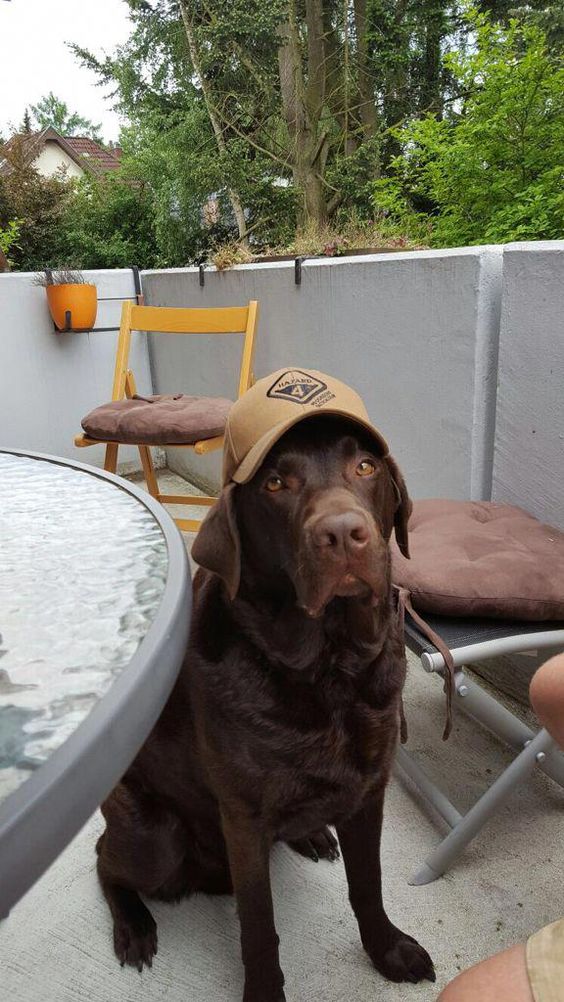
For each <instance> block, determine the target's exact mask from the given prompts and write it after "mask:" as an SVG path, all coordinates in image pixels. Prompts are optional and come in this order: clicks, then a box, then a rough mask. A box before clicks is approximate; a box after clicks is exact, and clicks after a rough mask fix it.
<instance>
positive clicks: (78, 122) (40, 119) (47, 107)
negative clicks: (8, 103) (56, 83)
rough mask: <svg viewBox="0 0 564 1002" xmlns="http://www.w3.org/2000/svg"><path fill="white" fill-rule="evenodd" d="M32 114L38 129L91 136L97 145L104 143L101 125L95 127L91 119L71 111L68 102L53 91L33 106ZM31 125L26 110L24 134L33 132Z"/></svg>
mask: <svg viewBox="0 0 564 1002" xmlns="http://www.w3.org/2000/svg"><path fill="white" fill-rule="evenodd" d="M31 113H32V115H33V117H34V119H35V123H36V126H37V128H38V129H46V128H47V127H48V126H51V127H52V128H53V129H56V130H57V132H59V133H60V135H61V136H78V135H80V136H90V138H91V139H95V140H96V142H97V143H101V142H102V137H101V129H102V126H101V125H100V124H98V125H95V124H94V122H91V121H90V119H89V118H83V117H82V115H79V114H78V112H77V111H73V112H71V111H69V107H68V105H67V104H66V102H65V101H61V99H60V98H58V97H56V96H55V94H53V91H50V92H49V94H46V95H45V96H44V97H42V98H41V100H39V101H38V102H37V104H32V105H31ZM29 124H30V122H29V112H28V110H27V108H26V110H25V115H24V130H23V131H24V132H30V131H31V130H30V128H29ZM26 126H27V127H26Z"/></svg>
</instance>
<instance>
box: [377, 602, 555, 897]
mask: <svg viewBox="0 0 564 1002" xmlns="http://www.w3.org/2000/svg"><path fill="white" fill-rule="evenodd" d="M425 618H426V620H427V621H428V623H429V626H430V627H431V628H432V629H433V630H434V631H435V633H437V634H438V635H439V636H440V637H441V638H442V639H443V640H444V641H445V643H446V645H447V647H448V648H449V650H450V652H451V654H452V657H453V661H454V666H455V675H454V686H455V692H456V695H454V696H453V706H454V707H455V708H458V707H460V708H462V709H464V710H465V711H466V712H467V713H468V714H470V716H472V717H473V718H474V719H475V720H477V721H478V722H479V723H480V724H482V725H484V726H485V727H487V728H488V729H489V730H490V731H492V732H493V733H494V734H495V735H496V736H497V737H498V738H500V739H501V740H502V741H504V742H506V743H507V744H508V745H510V746H511V747H512V748H514V749H515V751H516V752H517V755H516V757H515V758H514V759H513V761H512V762H511V764H510V765H509V766H508V767H507V768H506V769H505V770H504V771H503V772H502V773H501V775H500V776H498V778H497V779H496V780H495V781H494V782H493V783H492V785H491V786H490V787H489V789H487V790H486V792H485V793H484V794H482V796H481V797H480V798H479V799H478V800H477V801H476V803H475V804H474V805H473V807H471V808H470V810H469V811H468V812H467V813H466V814H464V815H462V814H460V813H459V812H458V811H457V809H456V807H455V806H454V805H453V804H452V803H451V802H450V800H449V799H448V798H447V797H446V796H445V794H444V793H443V792H442V790H440V789H439V787H438V786H437V785H436V784H435V783H433V782H432V780H431V779H430V778H429V777H428V776H427V775H426V774H425V772H424V771H423V769H421V767H420V766H419V765H418V764H417V762H415V760H414V759H413V758H412V756H411V755H410V754H409V752H408V751H407V749H406V748H404V747H400V748H399V749H398V754H397V759H396V762H397V765H398V766H399V768H400V770H402V771H403V772H404V773H406V774H407V776H408V777H409V778H410V779H411V781H412V782H413V783H414V784H415V786H416V787H417V789H418V791H419V792H420V793H421V794H422V795H423V797H425V798H426V800H427V801H429V803H430V804H431V805H432V806H433V807H434V809H435V810H436V811H437V812H438V814H439V815H440V816H441V817H442V818H443V819H444V821H446V823H447V824H448V825H449V826H450V828H451V831H450V833H449V834H448V835H447V836H446V837H445V838H444V839H443V840H442V842H440V844H439V845H438V846H437V848H436V849H434V850H433V852H431V853H430V855H429V856H428V857H427V859H426V860H425V861H424V862H423V863H422V864H421V865H420V867H419V868H418V869H417V870H416V872H415V873H414V874H413V876H412V877H411V879H410V880H409V883H410V884H428V883H430V882H431V881H433V880H436V879H437V877H439V876H441V874H443V873H445V871H446V870H448V869H449V868H450V867H451V866H452V864H453V863H454V862H455V860H456V859H458V857H459V856H460V855H461V853H462V852H463V850H464V849H465V848H466V846H467V845H468V843H469V842H470V841H471V839H473V838H474V837H475V835H477V833H478V832H479V831H480V830H481V829H482V827H483V826H484V825H485V823H486V822H487V821H488V819H489V818H490V817H491V816H492V815H493V814H494V813H495V812H496V811H497V810H498V809H499V808H500V807H501V806H502V804H503V803H505V801H506V800H507V799H508V797H509V796H510V795H511V794H512V792H513V791H514V790H515V789H516V787H517V786H518V785H519V784H520V783H523V782H524V781H525V780H526V779H527V778H528V777H529V776H530V774H531V773H532V772H533V771H534V769H535V768H539V769H541V770H542V772H544V773H545V774H546V775H547V776H549V777H550V778H551V779H553V780H554V781H555V782H556V783H558V784H559V786H561V787H562V788H564V754H562V752H560V751H559V750H558V748H557V746H556V744H555V742H554V741H553V739H552V738H551V737H550V734H549V733H548V731H546V730H545V729H544V728H542V729H541V730H539V731H538V732H536V733H535V732H533V731H532V730H531V729H530V728H529V727H527V726H526V724H524V723H523V722H522V721H521V720H519V718H518V717H516V716H515V715H514V714H513V713H511V712H510V711H509V710H508V709H507V708H506V707H505V706H502V704H501V703H499V702H498V701H497V700H496V699H495V698H494V697H493V696H491V695H490V694H489V693H488V692H486V691H485V690H484V689H483V688H482V687H481V686H480V685H479V684H478V683H477V682H475V681H474V680H473V679H471V678H469V677H468V676H467V675H466V674H465V673H464V671H463V668H464V666H465V665H470V664H472V663H473V662H476V661H481V660H484V659H485V658H492V657H498V656H499V655H502V654H518V653H519V654H525V653H530V652H532V651H543V652H545V653H546V655H547V657H548V656H549V655H550V654H551V653H557V652H558V651H562V650H564V622H563V623H550V624H549V623H524V622H519V623H516V622H513V623H510V622H505V623H498V622H496V621H495V620H460V619H448V618H446V617H437V616H426V617H425ZM405 641H406V645H407V647H409V649H410V650H411V651H413V652H414V653H415V654H418V655H419V656H420V658H421V664H422V665H423V668H424V669H425V671H427V672H430V673H437V674H438V675H440V676H441V677H442V676H443V674H444V672H445V663H444V659H443V656H442V654H441V653H440V652H439V651H438V650H437V649H436V647H434V646H433V644H432V643H430V642H429V640H428V639H427V638H426V637H425V636H424V635H423V634H422V633H421V632H420V630H419V629H418V628H417V626H416V625H415V623H414V622H413V620H411V619H410V617H409V615H407V614H406V618H405ZM451 740H452V738H451Z"/></svg>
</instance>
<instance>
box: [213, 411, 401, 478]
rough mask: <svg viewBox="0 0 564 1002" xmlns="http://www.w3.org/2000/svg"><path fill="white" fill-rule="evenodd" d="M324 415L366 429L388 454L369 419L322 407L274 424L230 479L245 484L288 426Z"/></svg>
mask: <svg viewBox="0 0 564 1002" xmlns="http://www.w3.org/2000/svg"><path fill="white" fill-rule="evenodd" d="M325 415H332V416H334V417H342V418H345V419H346V420H347V421H350V422H352V423H353V424H357V425H359V427H360V428H362V429H363V431H366V432H367V433H368V434H369V435H370V437H371V438H372V439H374V441H375V442H376V443H377V445H378V448H379V449H380V450H381V451H382V455H383V456H387V455H388V454H389V451H390V450H389V446H388V443H387V442H386V439H385V438H384V436H383V435H381V434H380V432H379V431H377V430H376V428H374V426H373V425H371V424H370V422H369V421H363V420H362V418H358V417H354V416H353V415H352V414H350V413H349V412H348V411H344V410H339V408H337V407H336V408H334V409H333V408H330V407H324V408H323V410H322V411H320V412H319V413H318V414H299V415H298V416H297V417H296V418H291V419H290V420H288V421H281V422H280V424H277V425H275V426H274V427H273V428H269V430H268V431H267V432H266V433H265V434H264V435H263V436H262V438H259V440H258V442H255V444H254V445H253V446H252V448H251V449H249V452H248V453H247V455H246V456H245V458H244V459H243V460H242V461H241V463H240V464H239V466H238V467H237V469H236V470H235V472H234V473H232V475H231V478H230V479H231V480H233V481H234V482H235V483H236V484H246V483H248V481H249V480H251V479H252V478H253V477H254V475H255V473H256V472H257V470H258V469H259V467H260V466H261V465H262V463H263V461H264V460H265V459H266V456H267V455H268V453H269V452H270V450H271V449H272V446H273V445H275V444H276V442H278V440H279V439H280V438H282V435H284V434H285V433H286V432H287V431H289V429H290V428H293V427H294V425H296V424H300V423H301V422H302V421H309V420H310V419H311V418H318V417H321V416H323V417H325Z"/></svg>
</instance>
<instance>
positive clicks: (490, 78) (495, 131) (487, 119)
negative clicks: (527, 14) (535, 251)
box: [373, 13, 564, 247]
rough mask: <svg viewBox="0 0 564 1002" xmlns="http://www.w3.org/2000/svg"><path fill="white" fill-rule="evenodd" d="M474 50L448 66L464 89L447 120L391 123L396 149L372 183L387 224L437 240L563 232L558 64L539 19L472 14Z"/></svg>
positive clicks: (562, 74) (562, 105)
mask: <svg viewBox="0 0 564 1002" xmlns="http://www.w3.org/2000/svg"><path fill="white" fill-rule="evenodd" d="M470 16H471V18H472V24H473V25H474V27H475V32H476V46H475V48H474V49H473V50H472V51H470V52H468V53H466V54H464V53H460V52H454V53H451V54H450V55H449V56H447V59H446V64H447V66H448V68H449V71H450V72H451V73H452V76H453V78H455V79H456V80H457V81H458V85H459V87H460V91H461V93H463V94H464V95H465V96H464V98H463V99H462V101H461V106H460V108H459V110H457V111H456V113H455V112H453V113H452V114H451V115H450V117H449V118H444V119H442V120H441V119H439V118H437V117H436V116H434V115H428V116H425V117H424V118H422V119H416V120H415V121H411V122H409V123H408V124H407V125H406V126H405V127H404V128H402V129H398V130H395V136H396V139H397V141H398V143H399V144H400V146H401V150H402V152H401V153H400V154H399V155H398V156H396V157H395V158H394V160H393V161H392V164H391V173H390V176H389V177H387V178H384V179H380V180H378V181H377V182H376V183H375V185H374V196H373V197H374V206H375V208H376V210H377V212H379V213H385V214H387V220H388V226H389V227H391V228H393V226H394V225H396V226H398V227H399V228H400V229H402V230H403V231H404V232H405V231H406V230H407V231H408V232H409V233H410V234H411V235H412V236H415V237H416V238H417V237H421V235H422V234H423V233H425V232H426V233H427V234H430V239H431V242H432V243H433V244H434V245H435V246H438V247H444V246H452V245H464V244H476V243H483V242H500V243H502V242H506V241H511V240H518V239H529V240H534V239H557V238H561V237H562V236H563V233H564V184H563V182H564V66H563V65H562V61H561V60H560V59H559V58H558V57H557V56H556V55H555V54H553V53H551V52H550V51H549V50H548V47H547V41H546V34H545V33H544V31H543V30H542V29H541V28H540V27H538V26H537V25H536V24H531V23H525V24H523V23H520V22H518V21H517V20H515V19H513V20H511V21H510V22H509V25H508V26H507V27H502V26H500V25H496V24H493V23H492V22H491V21H490V20H489V19H488V18H487V17H485V16H484V15H477V14H476V13H473V14H471V15H470Z"/></svg>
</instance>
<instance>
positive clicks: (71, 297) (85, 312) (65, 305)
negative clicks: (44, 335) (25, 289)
mask: <svg viewBox="0 0 564 1002" xmlns="http://www.w3.org/2000/svg"><path fill="white" fill-rule="evenodd" d="M45 291H46V292H47V302H48V304H49V311H50V313H51V316H52V317H53V322H54V324H55V326H56V327H57V328H58V330H60V331H64V330H73V331H76V330H91V329H92V327H93V326H94V323H95V321H96V312H97V310H98V297H97V292H96V286H95V285H87V284H86V283H85V284H82V283H80V284H77V285H47V286H46V289H45ZM67 311H69V312H70V326H67V319H66V313H67Z"/></svg>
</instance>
